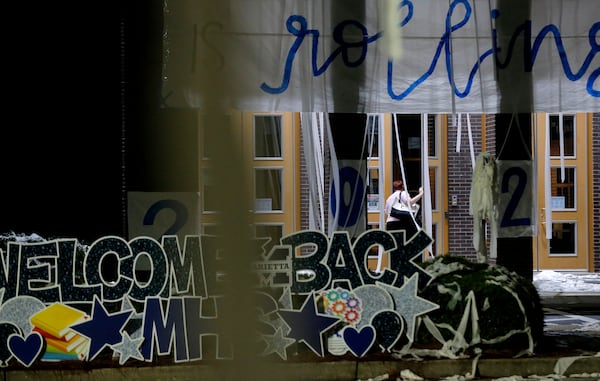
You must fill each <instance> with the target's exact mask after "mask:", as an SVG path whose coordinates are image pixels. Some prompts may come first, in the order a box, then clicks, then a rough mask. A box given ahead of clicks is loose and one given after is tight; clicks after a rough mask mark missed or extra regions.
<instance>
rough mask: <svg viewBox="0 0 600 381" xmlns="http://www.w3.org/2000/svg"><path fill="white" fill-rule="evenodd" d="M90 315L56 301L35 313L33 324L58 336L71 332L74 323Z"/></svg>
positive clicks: (82, 320)
mask: <svg viewBox="0 0 600 381" xmlns="http://www.w3.org/2000/svg"><path fill="white" fill-rule="evenodd" d="M88 318H89V316H88V315H87V314H86V313H85V312H83V311H80V310H78V309H76V308H73V307H69V306H67V305H65V304H61V303H54V304H51V305H49V306H48V307H46V308H44V309H43V310H41V311H39V312H37V313H35V314H33V315H32V316H31V318H30V319H29V320H30V321H31V324H33V325H34V326H36V327H39V328H41V329H42V330H44V331H46V332H48V333H49V334H51V335H53V336H56V337H58V338H62V337H64V336H65V335H66V334H67V333H69V331H70V328H69V327H71V326H72V325H75V324H78V323H81V322H84V321H85V320H87V319H88Z"/></svg>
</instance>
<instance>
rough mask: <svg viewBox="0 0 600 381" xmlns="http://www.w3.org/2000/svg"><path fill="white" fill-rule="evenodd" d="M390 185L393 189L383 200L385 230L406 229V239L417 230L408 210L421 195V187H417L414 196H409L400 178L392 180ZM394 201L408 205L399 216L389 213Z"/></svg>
mask: <svg viewBox="0 0 600 381" xmlns="http://www.w3.org/2000/svg"><path fill="white" fill-rule="evenodd" d="M392 186H393V188H394V191H393V192H392V194H391V195H390V196H389V197H388V198H387V199H386V201H385V210H384V211H385V215H386V220H385V230H404V231H406V235H405V238H406V240H407V241H408V240H409V239H411V238H412V237H413V235H415V234H416V233H417V232H418V231H419V229H418V227H417V226H416V222H415V220H414V218H413V216H411V214H410V212H408V210H410V209H411V208H412V206H413V205H414V204H415V203H417V202H418V201H419V200H421V198H422V197H423V187H420V188H419V193H418V194H417V195H416V196H414V197H410V194H409V193H408V191H407V190H406V189H404V182H403V181H402V180H394V182H393V183H392ZM396 201H400V202H402V203H403V204H404V205H406V206H407V207H408V208H407V209H408V210H407V211H406V212H405V213H402V214H401V215H400V216H399V217H394V216H392V215H391V212H392V206H393V205H394V204H395V203H396Z"/></svg>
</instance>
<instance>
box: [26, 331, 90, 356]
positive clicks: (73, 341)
mask: <svg viewBox="0 0 600 381" xmlns="http://www.w3.org/2000/svg"><path fill="white" fill-rule="evenodd" d="M32 331H33V332H37V333H39V334H40V335H42V337H43V338H44V340H46V344H48V345H52V346H53V347H54V348H57V349H60V350H61V351H63V352H71V351H72V350H73V349H75V348H77V347H78V346H79V345H81V344H82V343H83V342H85V341H86V340H87V339H86V338H85V337H83V336H81V335H80V334H78V333H75V332H73V336H72V337H71V338H70V339H69V340H65V339H59V338H58V337H56V336H54V335H51V334H49V333H48V332H46V331H44V330H43V329H41V328H40V327H34V328H33V330H32Z"/></svg>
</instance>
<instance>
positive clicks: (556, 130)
mask: <svg viewBox="0 0 600 381" xmlns="http://www.w3.org/2000/svg"><path fill="white" fill-rule="evenodd" d="M561 119H562V129H563V135H562V140H563V147H564V156H570V157H574V155H575V116H574V115H563V114H558V115H550V131H549V133H550V156H555V157H556V156H560V139H561V134H560V122H561Z"/></svg>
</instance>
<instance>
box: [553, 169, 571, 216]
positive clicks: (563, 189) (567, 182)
mask: <svg viewBox="0 0 600 381" xmlns="http://www.w3.org/2000/svg"><path fill="white" fill-rule="evenodd" d="M550 172H551V179H550V181H551V188H552V210H560V209H575V168H573V167H567V168H565V175H564V178H563V179H562V181H561V168H560V167H552V170H551V171H550Z"/></svg>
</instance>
